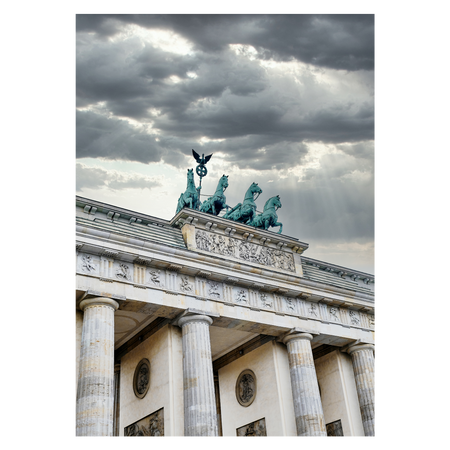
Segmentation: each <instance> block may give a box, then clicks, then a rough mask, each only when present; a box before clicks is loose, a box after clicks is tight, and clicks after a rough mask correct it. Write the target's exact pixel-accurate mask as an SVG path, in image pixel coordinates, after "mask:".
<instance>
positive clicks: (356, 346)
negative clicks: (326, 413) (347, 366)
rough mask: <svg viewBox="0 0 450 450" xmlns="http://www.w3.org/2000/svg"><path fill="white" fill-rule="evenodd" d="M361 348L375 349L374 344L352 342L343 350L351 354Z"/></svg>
mask: <svg viewBox="0 0 450 450" xmlns="http://www.w3.org/2000/svg"><path fill="white" fill-rule="evenodd" d="M361 350H372V351H375V345H373V344H353V345H350V346H349V347H348V348H347V349H346V350H345V351H346V352H347V353H348V354H349V355H351V354H352V353H354V352H359V351H361Z"/></svg>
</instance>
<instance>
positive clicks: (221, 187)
mask: <svg viewBox="0 0 450 450" xmlns="http://www.w3.org/2000/svg"><path fill="white" fill-rule="evenodd" d="M227 187H228V175H222V177H221V178H220V180H219V183H218V184H217V189H216V192H215V193H214V195H213V196H212V197H209V198H208V200H205V201H204V202H203V203H202V206H201V207H200V211H202V212H205V213H209V214H214V215H215V216H218V215H219V213H220V211H222V209H224V208H227V209H228V208H229V206H228V205H227V204H226V201H227V199H226V197H225V195H223V193H224V191H225V189H226V188H227Z"/></svg>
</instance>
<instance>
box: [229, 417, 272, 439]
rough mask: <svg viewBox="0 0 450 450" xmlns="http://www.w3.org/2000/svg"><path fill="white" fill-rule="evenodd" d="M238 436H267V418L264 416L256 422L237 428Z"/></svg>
mask: <svg viewBox="0 0 450 450" xmlns="http://www.w3.org/2000/svg"><path fill="white" fill-rule="evenodd" d="M236 436H267V433H266V419H265V418H262V419H259V420H256V421H255V422H252V423H249V424H247V425H244V426H243V427H240V428H237V429H236Z"/></svg>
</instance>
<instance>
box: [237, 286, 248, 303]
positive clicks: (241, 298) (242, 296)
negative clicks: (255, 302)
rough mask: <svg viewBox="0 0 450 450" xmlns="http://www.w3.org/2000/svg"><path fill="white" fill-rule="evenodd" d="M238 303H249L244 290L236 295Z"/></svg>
mask: <svg viewBox="0 0 450 450" xmlns="http://www.w3.org/2000/svg"><path fill="white" fill-rule="evenodd" d="M236 302H237V303H247V292H245V290H244V289H240V290H239V291H238V293H237V294H236Z"/></svg>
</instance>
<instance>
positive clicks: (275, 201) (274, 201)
mask: <svg viewBox="0 0 450 450" xmlns="http://www.w3.org/2000/svg"><path fill="white" fill-rule="evenodd" d="M281 206H282V205H281V200H280V196H279V195H277V196H276V197H270V198H269V200H267V202H266V204H265V205H264V211H265V210H266V209H268V208H273V207H275V208H276V209H278V208H281Z"/></svg>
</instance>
